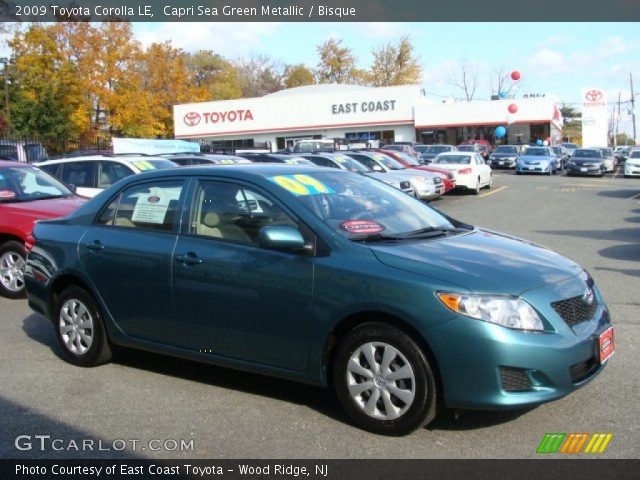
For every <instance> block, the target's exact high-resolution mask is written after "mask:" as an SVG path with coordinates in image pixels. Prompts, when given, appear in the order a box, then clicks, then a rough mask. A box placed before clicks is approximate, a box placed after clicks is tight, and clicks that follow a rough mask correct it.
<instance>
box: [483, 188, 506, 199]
mask: <svg viewBox="0 0 640 480" xmlns="http://www.w3.org/2000/svg"><path fill="white" fill-rule="evenodd" d="M507 187H508V185H505V186H504V187H500V188H496V189H495V190H491V191H489V192H487V193H483V194H482V195H479V196H478V198H482V197H488V196H489V195H493V194H494V193H498V192H501V191H502V190H504V189H505V188H507Z"/></svg>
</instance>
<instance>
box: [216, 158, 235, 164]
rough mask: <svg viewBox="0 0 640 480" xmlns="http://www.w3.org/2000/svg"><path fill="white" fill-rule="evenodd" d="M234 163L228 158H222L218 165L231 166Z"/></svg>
mask: <svg viewBox="0 0 640 480" xmlns="http://www.w3.org/2000/svg"><path fill="white" fill-rule="evenodd" d="M234 163H236V162H234V161H233V160H232V159H230V158H223V159H222V160H220V164H221V165H233V164H234Z"/></svg>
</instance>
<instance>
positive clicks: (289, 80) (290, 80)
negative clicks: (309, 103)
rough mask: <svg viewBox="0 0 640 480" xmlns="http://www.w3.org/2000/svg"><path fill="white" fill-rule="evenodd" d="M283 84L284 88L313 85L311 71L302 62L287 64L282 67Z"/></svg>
mask: <svg viewBox="0 0 640 480" xmlns="http://www.w3.org/2000/svg"><path fill="white" fill-rule="evenodd" d="M283 82H284V86H285V87H286V88H295V87H303V86H305V85H313V84H314V83H315V82H314V79H313V72H312V71H311V70H310V69H308V68H307V67H305V66H304V65H302V64H299V65H287V66H286V67H285V69H284V78H283Z"/></svg>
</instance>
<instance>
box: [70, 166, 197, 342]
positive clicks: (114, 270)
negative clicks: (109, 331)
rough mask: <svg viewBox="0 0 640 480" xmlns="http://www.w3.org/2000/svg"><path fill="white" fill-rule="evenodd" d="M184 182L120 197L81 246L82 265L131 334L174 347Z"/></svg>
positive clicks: (138, 188)
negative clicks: (174, 275)
mask: <svg viewBox="0 0 640 480" xmlns="http://www.w3.org/2000/svg"><path fill="white" fill-rule="evenodd" d="M184 183H185V180H184V179H175V180H155V181H147V182H144V183H140V184H136V185H133V186H130V187H128V188H126V189H125V190H124V191H122V192H120V193H119V194H118V195H116V196H115V197H114V198H113V199H112V200H111V201H110V203H109V204H108V206H107V207H106V208H105V209H104V211H103V212H102V213H101V214H100V215H99V217H98V219H97V220H96V222H95V223H94V224H93V225H92V226H91V227H90V228H89V229H88V230H87V232H86V233H85V235H84V236H83V238H82V240H81V241H80V245H79V249H78V252H79V258H80V264H81V266H82V268H83V269H84V271H85V272H86V274H87V278H89V279H90V281H91V282H92V283H93V286H94V288H95V291H96V292H97V294H98V296H99V297H100V298H101V299H102V300H103V301H104V304H105V306H106V308H107V310H108V313H109V314H110V315H111V317H112V318H113V320H114V321H115V322H116V324H117V325H118V326H119V328H120V329H121V330H122V331H123V332H124V333H125V334H127V335H128V336H130V337H134V338H137V339H142V340H148V341H153V342H157V343H166V344H171V343H173V340H174V339H175V337H176V331H177V329H176V327H175V323H174V319H173V300H172V298H173V297H172V290H173V283H172V280H171V271H172V254H173V248H174V247H175V243H176V239H177V231H178V220H177V217H179V215H178V212H179V209H180V208H181V207H180V205H181V202H182V200H181V195H182V193H183V191H184Z"/></svg>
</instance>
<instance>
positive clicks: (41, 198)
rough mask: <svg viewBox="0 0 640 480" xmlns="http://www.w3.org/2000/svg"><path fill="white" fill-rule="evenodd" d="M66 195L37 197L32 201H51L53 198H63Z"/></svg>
mask: <svg viewBox="0 0 640 480" xmlns="http://www.w3.org/2000/svg"><path fill="white" fill-rule="evenodd" d="M63 197H64V195H62V194H58V195H53V194H52V195H43V196H42V197H36V198H31V199H30V200H34V201H35V200H51V199H52V198H63Z"/></svg>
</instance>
